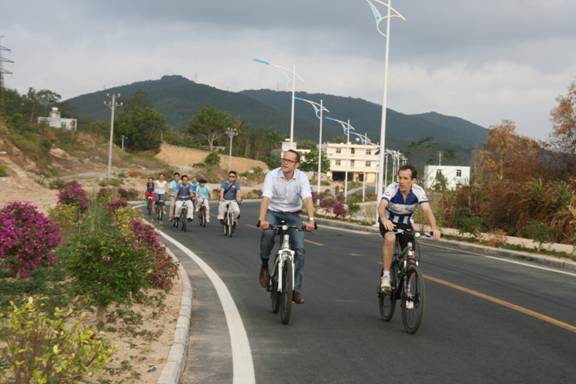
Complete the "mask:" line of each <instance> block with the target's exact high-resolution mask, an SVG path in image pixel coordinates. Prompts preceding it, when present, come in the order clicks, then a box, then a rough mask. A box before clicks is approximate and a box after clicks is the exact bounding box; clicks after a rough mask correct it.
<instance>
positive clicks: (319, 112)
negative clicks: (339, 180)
mask: <svg viewBox="0 0 576 384" xmlns="http://www.w3.org/2000/svg"><path fill="white" fill-rule="evenodd" d="M295 99H296V100H298V101H303V102H305V103H308V104H310V105H311V106H312V108H314V113H315V114H316V117H317V118H318V119H319V120H320V129H319V131H318V175H317V177H316V178H317V180H316V182H317V187H316V205H318V206H319V205H320V176H321V175H322V122H323V121H324V112H330V111H329V110H328V109H327V108H326V107H324V102H323V101H322V100H320V103H317V102H315V101H312V100H308V99H304V98H302V97H298V96H296V97H295Z"/></svg>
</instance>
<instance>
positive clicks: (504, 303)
mask: <svg viewBox="0 0 576 384" xmlns="http://www.w3.org/2000/svg"><path fill="white" fill-rule="evenodd" d="M424 278H425V279H426V280H429V281H432V282H434V283H436V284H440V285H443V286H445V287H449V288H452V289H455V290H457V291H460V292H464V293H467V294H469V295H472V296H475V297H478V298H481V299H484V300H486V301H489V302H491V303H494V304H498V305H501V306H503V307H505V308H508V309H511V310H513V311H516V312H520V313H522V314H524V315H527V316H530V317H533V318H535V319H538V320H541V321H544V322H546V323H549V324H552V325H555V326H557V327H560V328H563V329H565V330H567V331H570V332H574V333H576V325H572V324H569V323H566V322H563V321H560V320H558V319H555V318H553V317H550V316H547V315H544V314H542V313H540V312H536V311H533V310H531V309H528V308H526V307H522V306H520V305H517V304H514V303H511V302H509V301H506V300H502V299H499V298H497V297H494V296H490V295H487V294H485V293H482V292H479V291H476V290H474V289H470V288H466V287H463V286H461V285H458V284H454V283H451V282H449V281H446V280H442V279H439V278H437V277H433V276H430V275H424Z"/></svg>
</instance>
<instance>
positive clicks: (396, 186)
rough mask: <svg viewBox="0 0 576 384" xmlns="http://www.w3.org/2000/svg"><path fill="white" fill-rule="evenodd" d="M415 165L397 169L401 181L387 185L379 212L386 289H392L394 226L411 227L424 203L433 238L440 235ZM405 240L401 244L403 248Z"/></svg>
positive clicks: (382, 287)
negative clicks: (417, 181)
mask: <svg viewBox="0 0 576 384" xmlns="http://www.w3.org/2000/svg"><path fill="white" fill-rule="evenodd" d="M416 176H417V173H416V168H415V167H414V166H413V165H411V164H405V165H403V166H401V167H400V169H399V170H398V181H397V182H395V183H392V184H390V185H388V186H387V187H386V189H385V190H384V194H383V195H382V200H381V201H380V206H379V208H378V212H379V214H380V220H379V224H380V234H381V235H382V237H383V238H384V246H383V247H382V258H383V263H384V264H383V265H384V272H383V274H382V277H381V280H380V288H381V289H382V290H383V291H384V292H390V290H391V286H390V267H391V265H392V254H393V252H394V244H395V242H396V234H395V233H394V232H393V231H394V229H396V228H399V229H412V223H413V220H412V215H413V214H414V211H415V210H416V208H418V205H420V206H421V207H422V210H423V211H424V214H425V215H426V217H427V219H428V222H429V223H430V226H431V227H432V231H433V234H434V239H435V240H438V239H440V236H441V234H440V229H439V228H438V225H437V224H436V218H435V217H434V213H433V212H432V208H431V207H430V201H429V200H428V197H427V196H426V192H425V191H424V189H423V188H422V187H420V186H419V185H417V184H416ZM405 242H406V240H404V241H403V243H402V244H400V246H401V247H402V248H404V247H405V246H406V244H405Z"/></svg>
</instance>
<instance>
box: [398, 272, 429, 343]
mask: <svg viewBox="0 0 576 384" xmlns="http://www.w3.org/2000/svg"><path fill="white" fill-rule="evenodd" d="M401 299H402V303H401V307H402V323H403V324H404V329H405V330H406V332H408V333H410V334H414V333H416V331H418V328H419V327H420V324H421V323H422V317H423V315H424V303H425V301H426V290H425V288H424V277H423V276H422V273H421V272H420V270H419V269H418V267H416V266H415V265H410V266H409V267H408V269H407V271H406V276H405V289H404V291H403V292H402V297H401Z"/></svg>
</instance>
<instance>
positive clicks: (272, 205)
mask: <svg viewBox="0 0 576 384" xmlns="http://www.w3.org/2000/svg"><path fill="white" fill-rule="evenodd" d="M299 165H300V153H299V152H297V151H295V150H292V149H290V150H288V151H286V152H284V155H283V156H282V166H281V167H280V168H276V169H273V170H271V171H269V172H268V173H267V174H266V179H265V180H264V188H263V190H262V203H261V204H260V215H259V218H258V219H259V223H260V228H262V229H263V231H262V235H261V237H260V259H261V260H262V266H261V268H260V276H259V281H260V285H261V286H262V288H267V287H268V284H269V282H270V274H269V272H268V260H269V258H270V253H271V252H272V248H274V235H275V234H274V232H273V231H266V230H265V229H267V228H268V227H269V226H270V225H277V224H279V223H280V220H285V221H286V222H287V223H288V225H295V226H300V225H302V219H301V218H300V211H301V210H302V203H304V207H305V208H306V212H307V213H308V220H307V221H306V225H305V228H306V230H307V231H313V230H314V228H315V226H314V206H313V205H312V192H311V189H310V181H309V180H308V176H306V174H305V173H304V172H302V171H300V170H299V169H297V168H298V166H299ZM292 239H293V242H294V245H293V247H294V251H295V257H294V263H295V271H294V295H293V297H292V301H293V302H294V303H296V304H302V303H304V296H303V295H302V283H303V280H304V253H305V251H304V233H303V232H302V231H293V232H292Z"/></svg>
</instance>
